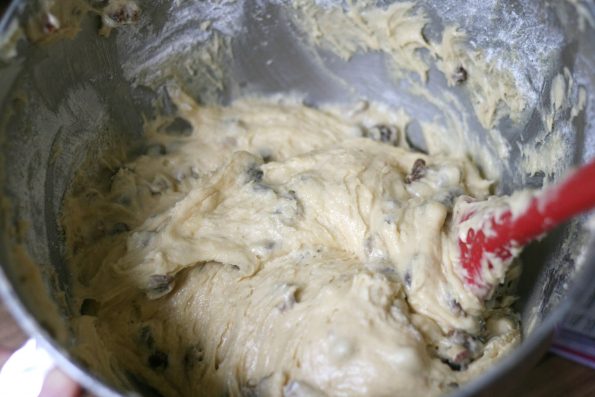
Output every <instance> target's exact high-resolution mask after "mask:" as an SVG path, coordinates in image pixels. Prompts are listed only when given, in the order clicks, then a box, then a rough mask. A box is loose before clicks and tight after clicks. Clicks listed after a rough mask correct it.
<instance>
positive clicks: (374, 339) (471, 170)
mask: <svg viewBox="0 0 595 397" xmlns="http://www.w3.org/2000/svg"><path fill="white" fill-rule="evenodd" d="M170 95H171V96H172V99H173V100H174V102H175V103H176V105H177V108H178V114H177V115H176V116H175V117H171V118H166V119H163V118H160V119H158V120H156V121H155V122H153V123H152V124H151V125H150V126H149V128H148V130H149V138H148V144H147V146H146V147H145V148H144V150H143V153H142V154H140V155H136V156H133V158H132V159H131V160H129V161H127V162H125V163H124V164H118V165H115V163H116V162H115V161H111V160H109V159H105V163H106V169H107V170H108V172H110V173H112V175H110V176H109V177H107V178H106V177H105V175H104V178H103V179H102V178H97V180H95V181H92V180H89V179H88V178H87V177H85V176H84V175H83V174H81V175H79V178H78V179H77V181H76V183H75V184H74V186H73V188H72V189H71V191H70V194H69V195H68V196H67V198H66V200H65V205H64V211H63V213H64V220H63V223H64V229H65V232H66V240H67V243H68V250H69V252H68V254H69V258H70V262H71V263H72V265H73V267H74V271H75V273H76V275H77V280H78V287H77V289H78V290H77V296H79V297H80V302H79V304H80V308H81V315H80V316H79V317H78V318H77V319H76V320H75V322H74V326H75V331H76V333H77V334H78V335H80V345H79V346H78V348H77V350H76V353H77V355H78V356H79V357H80V358H81V359H82V360H83V361H84V362H85V363H86V364H87V365H89V366H90V367H92V368H94V369H96V370H98V371H99V372H100V373H103V374H107V376H108V377H109V378H111V379H110V380H111V381H113V382H118V383H124V384H126V385H129V386H130V387H136V388H140V390H142V391H143V392H144V393H146V394H147V395H163V396H178V395H183V396H190V395H206V396H285V397H290V396H291V397H293V396H420V395H430V396H431V395H439V394H441V393H444V392H447V391H449V390H452V389H454V388H456V387H458V385H460V384H461V383H464V382H467V381H468V380H469V379H470V378H473V377H474V376H477V375H478V374H479V373H481V372H482V371H483V370H484V369H485V368H486V367H488V366H490V365H491V364H492V363H493V361H494V360H496V359H497V358H498V357H500V356H501V355H502V354H504V353H505V352H507V351H508V350H510V349H511V348H513V347H514V346H516V345H517V344H518V342H519V340H520V332H519V326H518V322H517V320H516V317H515V315H514V314H513V313H512V311H511V310H510V309H509V308H508V306H509V305H510V303H511V302H512V300H511V299H510V297H507V296H506V294H505V293H504V294H503V295H498V296H491V297H488V298H490V299H489V300H488V301H487V303H486V300H485V299H484V297H478V296H476V295H475V294H474V293H473V292H472V291H471V290H470V289H468V288H466V287H465V285H464V282H463V278H462V277H461V275H460V274H459V272H458V271H457V269H456V266H455V264H454V261H453V250H454V249H455V248H454V247H455V245H454V243H455V241H456V228H453V225H452V224H451V223H452V222H451V217H452V213H453V208H454V207H455V206H457V205H458V203H459V202H461V201H463V202H465V201H468V200H469V196H470V197H473V198H477V199H484V198H486V197H487V196H488V194H489V186H490V182H489V181H486V180H484V179H482V178H481V176H480V174H479V172H478V171H477V169H476V168H475V167H474V165H473V164H471V162H469V161H468V160H466V159H464V158H451V157H448V156H444V155H436V154H434V155H427V154H424V153H421V152H418V151H415V150H413V149H410V148H409V147H408V145H407V142H406V139H405V136H404V130H405V127H406V124H407V122H408V119H407V117H406V115H405V114H403V113H402V112H396V111H391V110H389V109H386V108H384V107H382V106H379V105H375V104H370V103H361V104H359V105H358V106H356V107H351V108H348V109H347V108H333V107H328V108H321V109H315V108H311V107H307V106H305V105H303V104H302V103H301V102H300V101H298V100H296V99H292V98H284V97H280V98H272V99H256V98H252V99H250V98H246V99H242V100H238V101H236V102H234V103H233V104H232V105H231V106H229V107H222V106H199V105H197V104H196V103H194V102H193V101H192V100H191V99H190V98H188V97H187V96H185V95H184V94H183V92H182V91H181V90H179V89H172V88H171V87H170ZM516 270H517V268H516V267H513V268H512V269H511V270H510V271H509V273H508V279H509V280H511V279H514V278H515V276H516V274H517V271H516ZM504 292H505V291H504Z"/></svg>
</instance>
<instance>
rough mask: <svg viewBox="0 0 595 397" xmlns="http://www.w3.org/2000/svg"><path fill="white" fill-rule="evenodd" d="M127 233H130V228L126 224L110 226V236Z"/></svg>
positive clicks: (119, 223)
mask: <svg viewBox="0 0 595 397" xmlns="http://www.w3.org/2000/svg"><path fill="white" fill-rule="evenodd" d="M129 231H130V227H129V226H128V225H127V224H125V223H122V222H118V223H116V224H115V225H114V226H112V229H111V230H110V234H111V235H115V234H120V233H125V232H129Z"/></svg>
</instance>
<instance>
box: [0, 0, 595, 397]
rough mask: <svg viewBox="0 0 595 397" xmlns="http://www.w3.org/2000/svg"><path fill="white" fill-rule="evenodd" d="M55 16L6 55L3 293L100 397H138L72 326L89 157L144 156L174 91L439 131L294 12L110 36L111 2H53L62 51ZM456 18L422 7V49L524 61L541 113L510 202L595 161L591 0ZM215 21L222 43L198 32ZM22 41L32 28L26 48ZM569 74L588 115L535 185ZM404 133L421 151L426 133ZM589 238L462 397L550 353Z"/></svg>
mask: <svg viewBox="0 0 595 397" xmlns="http://www.w3.org/2000/svg"><path fill="white" fill-rule="evenodd" d="M52 3H53V2H52V1H42V0H39V1H15V2H13V4H12V5H11V6H10V7H9V10H8V12H7V13H6V14H5V15H4V17H3V19H2V21H1V22H0V33H2V35H3V36H2V37H3V38H4V40H5V41H4V44H3V45H1V46H0V108H1V109H2V111H1V113H0V136H1V138H2V139H1V148H0V151H1V160H2V161H1V164H2V166H1V168H0V170H1V172H0V177H1V178H2V187H3V198H4V200H3V205H2V207H1V211H0V219H1V222H2V238H1V242H0V263H1V270H0V293H1V295H2V297H3V298H4V300H5V301H6V303H7V304H8V306H9V308H10V309H11V311H12V313H13V314H14V316H15V317H16V319H17V320H18V322H19V323H20V324H21V326H22V327H23V328H24V329H25V330H26V331H27V332H28V333H29V334H30V335H34V336H36V337H39V338H40V339H41V341H42V343H43V344H44V346H45V347H46V348H47V349H48V350H49V351H50V352H51V354H52V355H53V356H54V358H55V359H56V361H57V362H58V364H59V365H60V366H61V367H62V368H63V369H64V370H65V371H66V372H68V373H69V374H70V375H71V376H72V377H74V378H75V379H77V380H78V381H79V382H80V383H81V384H82V385H83V386H85V387H86V388H88V389H89V390H90V391H91V392H93V393H94V394H96V395H98V396H118V395H134V392H133V391H124V390H121V389H118V385H110V384H106V383H104V382H103V381H102V378H101V374H95V373H89V372H88V371H86V370H85V368H84V367H83V366H81V364H80V363H79V362H77V360H76V358H75V357H73V356H72V355H71V354H70V353H69V348H70V346H72V345H73V344H74V343H75V338H74V335H73V333H72V330H71V329H70V327H69V320H68V319H69V317H70V316H71V314H72V313H73V312H76V310H77V308H73V307H72V306H71V305H70V303H71V302H70V291H71V289H70V285H71V280H70V278H69V272H68V268H67V266H66V264H65V259H64V250H63V236H62V231H61V227H60V222H59V214H60V207H61V200H62V197H63V195H64V192H65V190H66V189H67V187H68V185H69V182H70V181H71V179H72V177H73V173H74V171H75V170H76V169H77V167H78V166H79V165H80V164H81V163H82V161H83V159H84V158H86V157H88V156H99V155H100V154H101V153H102V152H105V151H109V150H111V148H114V147H119V146H122V145H132V146H133V145H135V144H139V143H140V142H141V141H142V132H143V118H147V117H148V118H150V117H152V116H154V115H155V114H156V112H163V111H165V112H167V111H171V110H172V109H171V103H170V102H169V101H168V96H167V92H166V90H164V89H163V83H165V82H166V81H167V80H168V79H169V78H171V76H175V77H176V79H177V81H178V82H179V83H180V84H182V85H184V87H185V88H186V90H187V91H189V92H190V93H191V94H192V95H193V96H194V97H195V98H196V99H197V100H199V101H217V102H221V103H228V102H229V101H230V100H232V99H233V98H235V97H238V96H241V95H243V94H246V93H251V94H254V93H262V94H275V93H282V92H292V93H299V94H301V95H302V96H303V97H304V100H305V101H307V102H309V103H311V104H314V105H316V104H321V103H326V102H354V101H356V100H359V99H361V98H368V99H373V100H378V101H382V102H385V103H387V104H388V105H391V106H402V107H404V108H406V110H407V111H408V112H409V113H411V114H412V115H414V116H415V117H416V118H419V119H429V118H433V117H441V114H440V112H439V111H438V110H437V109H435V107H433V106H432V105H431V104H430V103H428V102H427V100H426V99H423V98H419V97H415V96H412V94H411V93H410V92H407V91H406V90H405V89H404V88H403V86H402V85H400V84H399V82H398V81H395V80H394V79H392V78H391V77H390V76H389V75H388V73H387V69H386V67H385V65H384V63H383V59H384V55H383V54H381V53H359V54H356V55H355V56H354V57H352V58H351V59H350V60H348V61H347V60H344V59H342V58H340V57H338V56H336V54H333V53H332V51H328V50H326V49H323V48H317V47H315V46H313V45H311V43H310V42H308V41H307V40H306V39H305V37H304V35H303V32H301V31H300V29H299V27H298V26H297V25H296V23H295V22H296V21H295V10H294V8H293V7H292V6H291V2H290V1H283V0H277V1H264V0H245V1H240V0H238V1H235V2H220V1H186V2H174V1H172V2H139V6H140V9H141V14H140V17H139V19H138V21H136V22H135V23H134V24H131V25H127V26H124V27H122V28H120V29H117V30H115V31H113V32H112V33H111V34H110V35H109V37H103V36H100V35H98V26H99V24H100V16H98V15H97V14H96V13H94V12H86V11H85V7H86V6H82V5H85V4H91V5H93V6H94V7H97V8H98V9H100V8H101V7H103V6H104V4H105V2H102V1H92V0H88V1H87V0H85V1H83V0H80V1H74V0H72V1H70V0H69V1H64V2H56V3H60V4H62V5H75V7H74V8H69V10H70V11H69V13H67V14H64V15H59V17H60V18H62V21H61V23H62V25H61V29H62V30H61V32H63V31H64V30H65V28H69V27H71V28H72V29H71V30H67V32H69V33H72V35H71V36H70V37H62V38H55V37H54V38H53V37H50V36H51V33H52V31H53V30H54V28H55V26H54V27H53V26H52V23H53V21H52V20H48V19H47V15H46V14H44V13H43V9H44V8H43V7H47V6H48V5H51V4H52ZM320 3H321V4H323V3H324V4H327V5H328V4H330V3H333V2H332V1H328V2H320ZM335 3H337V2H335ZM381 3H382V4H384V3H387V2H384V1H382V2H381ZM459 3H460V2H459V1H456V0H444V1H432V0H423V1H419V5H418V6H419V7H420V8H422V9H423V10H424V11H425V12H426V14H427V15H428V16H429V18H430V21H429V23H428V26H427V29H426V31H425V32H424V34H425V35H427V36H428V37H430V38H431V37H432V36H433V35H437V34H439V32H440V31H441V28H442V27H443V26H445V25H448V24H453V23H454V24H456V25H458V26H460V27H461V29H462V30H464V31H465V32H466V33H467V35H468V37H469V43H468V44H469V45H470V46H471V47H474V48H484V49H486V53H489V54H491V56H492V57H494V59H496V60H497V59H499V58H501V59H504V58H505V56H506V55H507V54H508V55H510V54H511V53H513V54H515V56H514V57H508V58H507V59H512V60H511V61H510V65H509V66H510V68H511V69H512V70H513V71H514V73H515V76H516V77H517V78H518V79H519V81H523V82H524V84H525V85H526V89H527V92H528V93H529V94H531V95H532V98H533V99H532V100H531V101H529V102H528V106H527V108H526V109H525V111H524V112H523V116H522V117H521V118H520V119H519V120H518V121H514V122H513V121H512V120H510V119H505V120H502V121H501V122H500V123H499V125H498V128H499V129H500V130H501V131H502V136H503V137H504V139H505V141H506V143H507V144H508V145H509V146H510V156H509V157H508V158H500V159H499V161H500V163H499V168H500V171H501V173H502V180H501V182H500V183H499V184H498V188H497V193H507V192H510V191H513V190H516V189H520V188H522V187H525V186H533V187H535V186H541V185H542V184H543V183H544V182H548V181H552V180H555V179H556V178H558V177H559V176H560V175H561V174H562V173H563V172H564V171H565V169H566V168H568V167H571V166H573V165H577V164H581V163H584V162H586V161H587V160H588V159H590V158H592V157H593V156H594V154H595V100H594V99H595V40H593V37H595V34H594V33H595V31H594V30H593V26H590V25H589V18H591V21H593V19H594V18H595V5H594V4H593V3H592V2H588V1H585V2H581V1H580V0H579V1H564V2H562V1H560V2H554V1H552V2H548V1H541V2H535V1H532V0H518V1H495V0H494V1H479V0H477V1H468V2H467V3H466V4H465V5H464V6H461V4H459ZM77 4H78V5H79V6H76V5H77ZM577 4H578V6H579V7H578V8H577ZM77 7H78V8H77ZM581 7H582V8H581ZM77 9H78V10H79V11H80V12H72V11H73V10H74V11H76V10H77ZM40 10H41V11H40ZM581 12H582V14H581ZM207 20H209V21H211V22H210V24H209V27H210V29H199V28H198V27H199V26H201V22H202V21H207ZM18 26H25V27H27V26H28V28H27V29H25V30H26V32H25V33H22V34H21V33H20V31H19V30H18V29H17V30H15V28H16V27H18ZM205 26H206V25H205ZM78 27H80V31H78ZM60 35H62V33H60ZM214 35H217V36H218V37H220V38H221V39H222V40H223V41H224V42H225V43H226V50H225V51H212V52H210V53H209V54H210V56H211V59H210V63H208V62H205V59H204V57H197V56H196V54H197V53H198V52H200V51H199V50H200V49H201V48H206V47H207V46H209V43H210V42H211V40H213V37H214ZM11 40H12V41H11ZM1 42H2V40H0V43H1ZM7 43H8V44H7ZM11 43H12V44H14V45H11ZM203 53H204V52H203ZM268 60H274V62H267V61H268ZM213 65H216V67H213ZM565 68H566V69H567V70H568V75H569V76H571V77H572V79H573V81H574V82H575V83H576V85H575V87H579V86H582V87H584V88H585V90H586V94H587V95H586V107H585V108H584V110H582V111H580V112H578V114H576V115H572V114H571V113H572V112H571V110H569V109H567V111H565V112H562V113H561V114H559V115H558V117H557V119H556V120H555V123H556V128H557V131H558V133H559V134H561V136H562V137H563V138H564V139H565V141H566V143H567V145H568V146H567V150H566V151H565V153H564V155H563V156H561V157H560V158H557V159H555V160H556V161H558V163H559V164H558V167H556V168H555V170H554V171H553V172H535V170H532V171H531V172H529V171H528V170H527V169H524V168H523V166H522V164H523V163H522V161H521V160H522V159H521V158H522V155H523V154H522V153H523V149H526V148H529V147H533V146H535V145H537V144H543V142H541V143H539V142H537V141H538V140H539V139H540V138H539V137H540V136H541V135H540V132H542V130H543V128H544V126H543V117H542V116H543V113H544V112H545V111H546V110H547V109H549V108H550V105H551V103H550V96H549V92H550V88H551V84H552V80H553V79H554V76H556V75H557V74H559V73H563V71H564V69H565ZM437 73H438V72H437V71H436V70H435V69H432V70H430V83H429V84H430V89H431V90H432V92H434V93H435V94H436V96H440V95H444V93H446V92H451V93H453V95H456V96H459V97H461V98H462V101H463V102H465V100H466V99H465V95H466V94H465V92H463V91H460V90H458V91H457V88H456V87H455V88H452V87H447V85H446V83H445V81H444V79H443V78H440V77H439V76H438V74H437ZM573 116H576V117H573ZM470 125H471V128H472V129H473V131H475V133H476V135H477V139H479V140H480V141H481V142H489V133H488V131H486V130H485V129H484V128H483V127H482V126H481V125H480V123H479V122H478V121H477V120H476V119H473V117H471V118H470ZM407 132H408V134H409V135H410V137H409V138H410V139H411V140H412V141H413V142H415V143H417V144H419V145H423V142H421V141H420V136H419V135H418V134H417V133H416V129H415V128H411V130H408V131H407ZM548 139H552V137H551V136H549V135H547V136H546V137H545V142H547V140H548ZM486 145H487V143H486ZM488 150H491V148H490V147H488ZM471 155H474V154H473V153H471ZM585 223H586V218H585V217H583V218H579V219H577V220H575V221H572V222H570V223H568V224H566V225H564V226H563V227H561V228H559V229H557V230H556V231H555V232H553V233H551V234H550V235H549V236H547V237H546V238H544V239H543V240H542V241H540V242H538V243H535V244H533V245H532V246H530V247H529V248H528V249H527V250H526V251H525V253H524V254H523V261H524V264H525V268H524V273H523V276H522V280H521V283H520V287H519V288H520V289H519V295H520V299H519V301H518V310H519V311H520V313H521V314H522V320H523V324H524V328H523V331H524V342H523V343H522V345H521V346H520V347H519V348H518V349H517V350H516V351H514V352H513V353H512V354H510V355H509V356H507V357H506V358H505V359H503V360H502V361H501V362H499V363H498V364H497V365H496V366H495V367H494V368H492V369H491V370H490V371H488V372H487V373H486V374H485V375H483V376H482V377H481V378H479V379H477V380H475V381H473V382H472V383H470V384H468V385H466V386H464V387H462V388H461V389H460V390H458V391H457V392H456V393H455V394H456V395H457V396H468V395H476V394H477V395H483V394H485V395H490V394H491V393H494V392H496V391H498V390H500V391H502V390H505V389H506V388H507V387H510V386H511V385H512V384H513V383H514V382H516V381H518V380H519V379H520V374H522V371H523V370H527V369H528V368H530V367H531V365H532V364H533V363H534V362H535V361H536V360H537V359H538V358H539V356H540V355H541V354H542V353H543V352H544V351H545V349H547V346H548V341H549V338H550V336H551V335H552V333H553V331H554V328H555V325H556V324H557V323H559V322H560V321H561V320H562V319H563V318H564V316H565V314H566V313H567V312H568V309H569V307H571V306H572V304H573V302H574V301H575V300H576V299H577V297H579V296H581V294H582V293H584V292H583V291H585V288H586V286H587V284H589V282H590V281H591V280H593V279H595V234H594V233H593V232H592V231H589V229H588V228H587V227H586V226H585ZM591 282H592V281H591ZM139 392H142V391H139Z"/></svg>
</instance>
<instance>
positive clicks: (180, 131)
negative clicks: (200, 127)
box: [165, 117, 194, 136]
mask: <svg viewBox="0 0 595 397" xmlns="http://www.w3.org/2000/svg"><path fill="white" fill-rule="evenodd" d="M193 130H194V129H193V127H192V124H190V122H189V121H188V120H186V119H184V118H182V117H176V118H175V119H174V120H173V121H172V122H171V123H169V124H168V125H167V127H165V133H166V134H168V135H176V136H190V135H192V132H193Z"/></svg>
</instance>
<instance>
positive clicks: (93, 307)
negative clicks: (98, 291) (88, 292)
mask: <svg viewBox="0 0 595 397" xmlns="http://www.w3.org/2000/svg"><path fill="white" fill-rule="evenodd" d="M100 307H101V304H100V303H99V302H98V301H96V300H95V299H91V298H87V299H85V300H83V303H82V304H81V309H80V313H81V315H82V316H97V312H98V311H99V308H100Z"/></svg>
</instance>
